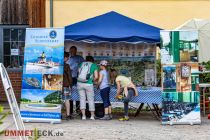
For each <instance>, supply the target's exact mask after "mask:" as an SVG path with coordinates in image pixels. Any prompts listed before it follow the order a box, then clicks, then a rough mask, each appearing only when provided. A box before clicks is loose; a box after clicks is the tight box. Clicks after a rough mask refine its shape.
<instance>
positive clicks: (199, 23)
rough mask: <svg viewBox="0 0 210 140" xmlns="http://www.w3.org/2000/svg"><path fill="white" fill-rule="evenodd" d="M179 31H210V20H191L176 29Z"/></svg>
mask: <svg viewBox="0 0 210 140" xmlns="http://www.w3.org/2000/svg"><path fill="white" fill-rule="evenodd" d="M176 29H177V30H183V29H184V30H210V19H191V20H188V21H187V22H185V23H184V24H182V25H181V26H179V27H177V28H176Z"/></svg>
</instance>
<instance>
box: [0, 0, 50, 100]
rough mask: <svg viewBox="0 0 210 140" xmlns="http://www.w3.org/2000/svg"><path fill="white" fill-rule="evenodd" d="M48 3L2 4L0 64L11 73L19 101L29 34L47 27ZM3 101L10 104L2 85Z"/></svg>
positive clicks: (18, 0) (19, 0) (5, 0)
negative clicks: (30, 29) (28, 29)
mask: <svg viewBox="0 0 210 140" xmlns="http://www.w3.org/2000/svg"><path fill="white" fill-rule="evenodd" d="M45 4H46V2H45V0H1V1H0V63H3V64H4V66H5V67H6V68H7V71H8V73H9V76H10V79H11V82H12V85H13V88H14V92H15V95H16V97H17V99H18V101H19V98H20V92H21V77H22V66H23V55H24V47H25V31H26V28H30V27H45V25H46V23H45ZM0 101H6V96H5V93H4V90H3V85H2V83H1V82H0Z"/></svg>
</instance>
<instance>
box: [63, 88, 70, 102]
mask: <svg viewBox="0 0 210 140" xmlns="http://www.w3.org/2000/svg"><path fill="white" fill-rule="evenodd" d="M62 99H63V100H70V99H71V90H70V88H69V87H63V94H62Z"/></svg>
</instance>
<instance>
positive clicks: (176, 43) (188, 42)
mask: <svg viewBox="0 0 210 140" xmlns="http://www.w3.org/2000/svg"><path fill="white" fill-rule="evenodd" d="M161 38H162V42H161V43H162V44H161V64H162V89H163V94H162V97H163V98H162V99H163V103H162V105H163V107H162V124H169V125H174V124H189V125H194V124H201V118H200V92H199V90H198V89H197V88H196V87H197V86H198V85H199V74H198V73H199V64H198V51H199V46H198V33H197V31H161Z"/></svg>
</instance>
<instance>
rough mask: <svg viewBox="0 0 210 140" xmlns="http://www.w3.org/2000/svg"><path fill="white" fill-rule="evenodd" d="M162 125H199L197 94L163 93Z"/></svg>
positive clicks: (198, 96)
mask: <svg viewBox="0 0 210 140" xmlns="http://www.w3.org/2000/svg"><path fill="white" fill-rule="evenodd" d="M162 98H163V106H162V124H200V123H201V117H200V93H199V92H184V93H179V92H163V94H162Z"/></svg>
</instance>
